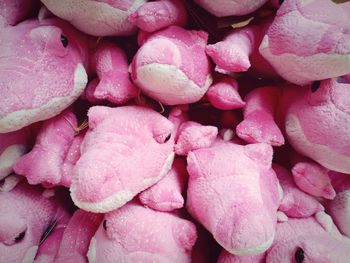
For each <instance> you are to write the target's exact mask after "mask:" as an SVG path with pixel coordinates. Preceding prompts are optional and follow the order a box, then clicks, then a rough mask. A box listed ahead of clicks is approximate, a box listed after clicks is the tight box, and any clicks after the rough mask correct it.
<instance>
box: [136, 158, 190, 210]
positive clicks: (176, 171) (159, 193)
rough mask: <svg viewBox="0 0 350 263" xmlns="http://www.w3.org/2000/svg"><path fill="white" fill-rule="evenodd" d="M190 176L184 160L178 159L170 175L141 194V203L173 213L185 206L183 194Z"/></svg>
mask: <svg viewBox="0 0 350 263" xmlns="http://www.w3.org/2000/svg"><path fill="white" fill-rule="evenodd" d="M187 180H188V174H187V171H186V162H185V160H184V159H180V158H177V159H175V160H174V163H173V166H172V167H171V170H170V171H169V172H168V174H167V175H166V176H165V177H163V179H162V180H160V181H159V182H158V183H156V184H155V185H152V186H151V187H150V188H148V189H146V190H145V191H143V192H142V193H140V194H139V199H140V202H141V203H142V204H143V205H145V206H147V207H150V208H152V209H154V210H157V211H163V212H167V211H173V210H175V209H180V208H182V207H183V206H184V203H185V201H184V197H183V195H182V194H183V192H184V190H185V187H186V185H187Z"/></svg>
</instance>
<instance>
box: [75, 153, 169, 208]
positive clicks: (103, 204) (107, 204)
mask: <svg viewBox="0 0 350 263" xmlns="http://www.w3.org/2000/svg"><path fill="white" fill-rule="evenodd" d="M174 157H175V153H171V154H170V155H169V156H168V158H167V159H166V161H165V164H164V165H163V168H162V170H161V173H160V174H159V176H158V177H156V178H152V179H151V180H149V181H146V180H145V181H144V182H143V183H144V187H143V188H142V189H141V190H140V191H139V192H142V191H144V190H145V189H146V188H148V187H150V186H151V185H152V184H154V183H155V182H157V181H159V180H160V179H161V178H162V177H164V176H165V175H166V174H167V173H168V172H169V170H170V168H171V165H172V163H173V160H174ZM139 192H137V193H133V192H131V191H128V190H123V191H119V192H117V193H116V194H114V195H111V196H110V197H108V198H106V199H104V200H102V201H100V202H80V201H79V199H78V198H77V197H76V195H75V193H76V189H75V184H72V186H71V188H70V195H71V197H72V200H73V202H74V204H75V205H76V206H78V207H79V208H81V209H83V210H85V211H89V212H93V213H107V212H110V211H112V210H115V209H117V208H119V207H121V206H123V205H124V204H126V203H127V202H129V201H130V200H131V199H133V198H134V196H135V195H137V194H138V193H139Z"/></svg>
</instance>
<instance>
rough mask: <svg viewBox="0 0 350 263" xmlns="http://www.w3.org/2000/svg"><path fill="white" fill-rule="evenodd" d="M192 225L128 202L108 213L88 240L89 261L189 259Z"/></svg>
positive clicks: (180, 262) (164, 262)
mask: <svg viewBox="0 0 350 263" xmlns="http://www.w3.org/2000/svg"><path fill="white" fill-rule="evenodd" d="M196 239H197V232H196V227H195V225H194V224H193V223H192V222H190V221H188V220H185V219H181V218H179V217H178V216H175V215H173V214H170V213H164V212H157V211H154V210H152V209H150V208H146V207H143V206H141V205H139V204H136V203H132V202H131V203H128V204H126V205H125V206H123V207H122V208H120V209H117V210H115V211H113V212H110V213H107V214H106V215H105V216H104V221H103V223H102V224H101V225H100V227H99V229H98V230H97V232H96V234H95V236H94V237H93V238H92V240H91V244H90V248H89V252H88V258H89V262H104V263H112V262H125V263H132V262H162V263H170V262H174V263H175V262H176V263H185V262H191V251H192V247H193V245H194V243H195V242H196Z"/></svg>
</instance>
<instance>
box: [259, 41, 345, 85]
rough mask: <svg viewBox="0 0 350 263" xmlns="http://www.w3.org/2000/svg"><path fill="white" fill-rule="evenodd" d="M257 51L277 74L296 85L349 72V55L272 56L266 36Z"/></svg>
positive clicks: (287, 54)
mask: <svg viewBox="0 0 350 263" xmlns="http://www.w3.org/2000/svg"><path fill="white" fill-rule="evenodd" d="M259 51H260V54H261V55H262V56H263V57H264V58H265V59H266V60H268V61H269V63H270V64H271V65H272V66H273V67H274V69H275V70H276V71H277V72H278V74H280V75H281V76H282V77H283V78H285V79H286V80H288V81H290V82H292V83H295V84H298V85H306V84H309V83H311V82H313V81H315V80H322V79H328V78H332V77H338V76H342V75H345V74H348V73H349V71H350V55H338V54H324V53H321V54H316V55H313V56H307V57H302V56H297V55H295V54H291V53H286V54H281V55H274V54H273V53H272V52H271V50H270V48H269V37H268V36H267V35H265V36H264V38H263V40H262V42H261V45H260V47H259Z"/></svg>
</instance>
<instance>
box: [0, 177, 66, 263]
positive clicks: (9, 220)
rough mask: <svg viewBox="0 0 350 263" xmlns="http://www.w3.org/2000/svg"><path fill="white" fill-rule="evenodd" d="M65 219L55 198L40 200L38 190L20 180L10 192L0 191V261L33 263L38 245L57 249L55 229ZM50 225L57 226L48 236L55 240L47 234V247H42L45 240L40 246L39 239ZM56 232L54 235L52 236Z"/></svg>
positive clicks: (49, 252)
mask: <svg viewBox="0 0 350 263" xmlns="http://www.w3.org/2000/svg"><path fill="white" fill-rule="evenodd" d="M8 178H9V177H8ZM6 180H7V179H6ZM68 220H69V215H68V213H67V211H66V210H65V208H64V207H63V206H62V203H60V202H59V201H58V199H56V198H55V197H44V196H43V189H42V188H40V187H35V186H30V185H28V184H27V182H25V181H24V180H23V181H22V182H20V183H19V184H18V185H16V186H15V188H14V189H12V190H11V191H8V192H7V191H6V192H2V191H0V224H1V228H0V255H1V261H3V262H33V260H34V257H35V256H36V253H37V248H38V247H39V246H44V247H45V246H52V245H54V247H56V248H57V246H56V245H55V244H59V243H60V237H61V235H60V234H59V233H61V231H60V230H59V229H60V228H61V226H63V225H66V224H67V222H68ZM52 224H55V225H56V226H57V229H56V228H54V229H53V231H51V234H50V235H54V237H55V238H54V239H55V241H54V240H53V239H50V238H49V237H50V235H49V236H48V237H47V241H48V242H50V243H51V244H49V245H48V244H45V243H46V239H44V242H43V243H40V239H41V237H42V236H43V234H44V233H45V231H46V230H47V228H48V227H50V226H52ZM56 230H57V231H58V232H59V233H58V235H56V234H55V231H56ZM49 233H50V232H49ZM16 238H17V239H16ZM52 242H53V243H54V244H53V243H52ZM39 248H40V247H39ZM30 251H32V252H33V253H31V252H30ZM39 251H40V249H39ZM42 252H43V253H44V249H43V250H42ZM46 252H48V253H46V255H47V256H49V254H51V255H52V254H53V255H54V254H55V252H57V251H50V249H48V250H46Z"/></svg>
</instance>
